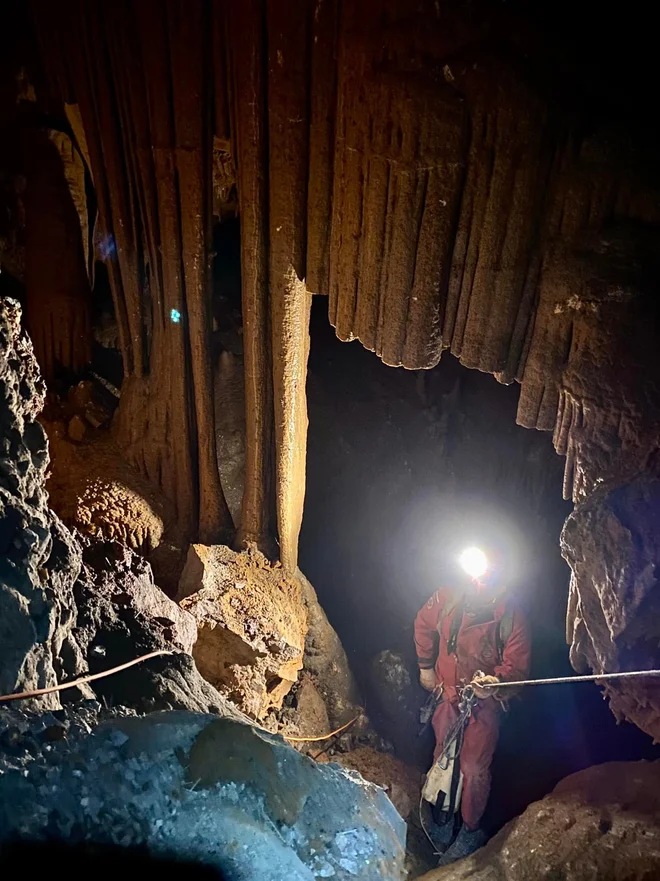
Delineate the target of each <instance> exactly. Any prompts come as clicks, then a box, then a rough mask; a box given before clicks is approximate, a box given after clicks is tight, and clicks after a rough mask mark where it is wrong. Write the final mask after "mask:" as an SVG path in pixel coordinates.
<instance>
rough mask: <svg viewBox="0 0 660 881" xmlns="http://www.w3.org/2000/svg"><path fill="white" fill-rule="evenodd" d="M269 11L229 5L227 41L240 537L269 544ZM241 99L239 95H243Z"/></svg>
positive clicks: (254, 0) (249, 2)
mask: <svg viewBox="0 0 660 881" xmlns="http://www.w3.org/2000/svg"><path fill="white" fill-rule="evenodd" d="M265 27H266V24H265V9H264V7H263V4H262V3H261V0H245V2H244V3H230V4H229V5H228V8H227V39H228V46H227V48H228V52H229V60H230V77H231V80H230V82H231V94H232V97H233V101H232V106H231V110H232V115H231V128H232V132H233V134H232V143H233V147H234V152H235V155H236V156H237V157H238V162H237V166H238V167H237V172H238V174H237V179H238V198H239V206H240V214H241V284H242V303H243V339H244V347H243V357H244V365H245V431H246V438H245V491H244V493H243V507H242V513H241V527H240V530H239V534H238V543H239V544H240V545H243V544H245V543H246V542H248V541H253V542H256V543H257V545H259V546H260V547H262V548H266V547H267V544H268V539H269V535H270V534H271V531H272V530H273V526H272V513H273V511H272V509H273V507H274V505H273V504H272V486H273V481H272V479H271V467H272V462H273V453H272V446H273V404H272V401H273V378H272V373H271V340H270V333H269V326H270V316H269V306H268V300H269V296H268V292H269V286H268V172H267V156H268V119H267V96H266V69H265V65H264V57H265V51H266V50H265V39H264V36H265ZM239 97H240V100H239Z"/></svg>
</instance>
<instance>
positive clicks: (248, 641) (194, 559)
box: [178, 544, 307, 719]
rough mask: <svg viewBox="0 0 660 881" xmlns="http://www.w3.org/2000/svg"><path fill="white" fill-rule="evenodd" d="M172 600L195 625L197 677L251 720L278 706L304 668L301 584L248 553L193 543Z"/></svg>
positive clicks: (254, 552) (260, 556) (255, 553)
mask: <svg viewBox="0 0 660 881" xmlns="http://www.w3.org/2000/svg"><path fill="white" fill-rule="evenodd" d="M178 598H179V599H180V601H181V607H182V608H183V609H185V610H186V611H187V612H190V613H191V614H192V615H193V617H194V618H195V620H196V621H197V626H198V632H199V635H198V639H197V643H196V644H195V647H194V648H193V657H194V658H195V661H196V663H197V667H198V668H199V671H200V673H201V674H202V676H204V678H205V679H207V680H208V681H209V682H210V683H211V684H212V685H214V686H215V687H216V688H218V689H219V691H220V692H221V693H222V694H224V695H226V696H227V697H228V698H229V699H230V700H232V701H233V702H234V703H236V704H237V705H238V706H239V707H240V708H241V709H242V710H243V711H244V712H246V713H248V714H249V715H250V716H252V717H253V718H257V719H261V718H263V717H264V716H265V714H266V713H267V712H268V710H269V709H271V708H272V707H280V706H281V704H282V700H283V699H284V697H285V695H286V694H287V693H288V692H289V690H290V689H291V686H292V685H293V683H294V682H295V681H296V679H297V678H298V673H299V671H300V670H301V669H302V665H303V651H304V648H305V634H306V632H307V614H306V611H305V607H304V605H303V602H302V596H301V587H300V583H299V582H298V581H297V580H296V579H295V578H292V577H291V576H289V575H287V574H286V572H285V571H284V570H283V569H282V568H281V567H280V566H279V565H273V564H271V563H269V562H268V560H267V559H266V558H265V557H264V556H263V554H261V553H260V552H258V551H257V550H256V549H254V548H251V549H249V550H248V551H246V552H243V553H236V552H234V551H232V550H231V549H230V548H228V547H225V546H224V545H212V546H206V545H199V544H195V545H191V547H190V550H189V551H188V558H187V560H186V565H185V567H184V570H183V573H182V574H181V580H180V583H179V593H178Z"/></svg>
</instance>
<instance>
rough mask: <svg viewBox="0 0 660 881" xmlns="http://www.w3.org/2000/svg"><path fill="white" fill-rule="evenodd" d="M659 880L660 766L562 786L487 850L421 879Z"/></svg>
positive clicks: (577, 778)
mask: <svg viewBox="0 0 660 881" xmlns="http://www.w3.org/2000/svg"><path fill="white" fill-rule="evenodd" d="M657 877H660V762H652V763H645V762H610V763H607V764H605V765H598V766H596V767H593V768H587V770H586V771H580V772H578V773H577V774H572V775H571V776H570V777H567V778H566V779H565V780H562V782H561V783H560V784H559V785H558V786H557V787H556V788H555V790H554V791H553V792H552V793H551V794H550V795H548V796H546V797H545V798H544V799H542V800H541V801H539V802H536V803H535V804H532V805H530V806H529V807H528V808H527V810H526V811H525V813H524V814H522V816H520V817H518V818H517V819H516V820H513V821H512V822H511V823H509V824H507V825H506V826H505V827H504V829H502V831H501V832H500V833H499V834H498V835H496V836H495V838H493V839H492V840H491V841H490V842H489V843H488V844H487V845H486V847H484V848H482V849H481V850H480V851H478V852H477V853H476V854H474V855H473V856H471V857H468V859H465V860H461V861H460V862H458V863H456V864H454V865H453V866H448V867H447V868H444V869H435V870H434V871H432V872H429V873H428V874H426V875H424V876H423V879H424V881H463V879H465V881H467V879H468V878H469V879H470V881H538V879H541V878H546V879H550V878H557V879H559V878H561V879H562V881H590V879H593V881H623V879H626V881H650V879H652V878H657ZM420 881H421V879H420Z"/></svg>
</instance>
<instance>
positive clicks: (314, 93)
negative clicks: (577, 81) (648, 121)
mask: <svg viewBox="0 0 660 881" xmlns="http://www.w3.org/2000/svg"><path fill="white" fill-rule="evenodd" d="M32 8H33V12H34V15H35V21H36V23H37V26H38V31H39V35H40V40H41V45H42V50H43V55H44V59H45V62H46V70H47V74H48V81H49V83H50V84H51V86H56V87H57V89H58V91H59V94H60V96H61V99H62V100H63V101H64V102H65V103H67V104H68V105H77V107H78V110H79V113H80V119H81V122H82V128H83V130H84V136H85V141H86V151H87V155H88V161H89V165H90V172H91V175H92V177H93V181H94V187H95V192H96V197H97V200H98V207H99V214H100V222H101V224H102V228H103V234H104V236H105V237H106V239H107V242H108V252H109V257H108V260H107V263H108V268H109V273H110V280H111V284H112V290H113V295H114V302H115V308H116V313H117V318H118V322H119V330H120V340H121V348H122V353H123V359H124V368H125V380H124V386H123V389H122V398H121V404H120V411H119V419H118V437H119V440H120V443H121V444H122V445H123V447H124V449H125V450H126V452H127V454H128V455H129V457H130V458H131V459H132V460H133V461H134V462H136V463H137V464H138V465H139V466H140V467H141V468H142V470H143V471H144V472H145V473H146V474H147V475H148V476H149V477H151V478H152V479H153V480H155V481H156V482H157V483H158V484H159V485H160V486H161V487H162V488H163V490H164V491H165V492H166V494H167V495H169V496H170V498H171V499H172V501H173V503H174V504H175V506H176V509H177V514H178V517H179V520H180V522H181V523H182V524H183V525H184V526H185V528H186V529H187V531H188V533H189V535H191V536H193V535H198V536H200V537H201V538H202V540H205V541H210V540H215V539H218V538H223V537H224V538H226V537H227V535H228V533H229V532H230V529H231V518H230V516H229V512H228V509H227V505H226V503H225V501H224V498H223V494H222V488H221V486H220V482H219V479H218V472H217V467H216V461H215V459H216V457H215V449H214V446H215V440H214V432H213V407H212V404H211V401H212V387H211V386H212V377H211V362H210V349H209V332H210V315H209V284H208V281H209V261H210V230H211V222H212V221H211V212H212V198H211V187H212V174H213V170H212V169H213V155H212V154H213V143H214V138H216V139H219V141H220V142H222V144H224V145H226V148H227V153H228V155H230V156H231V161H232V162H233V165H234V169H235V179H236V183H237V190H238V202H239V211H240V219H241V251H242V255H241V268H242V301H243V322H244V341H245V389H246V441H247V443H246V454H247V462H246V488H245V496H244V503H243V509H242V523H241V526H240V530H239V541H245V540H248V539H254V540H256V541H257V542H258V543H260V544H262V545H264V544H265V543H266V541H267V537H268V536H269V535H272V534H273V533H274V532H276V533H277V536H278V540H279V547H280V555H281V558H282V561H283V563H284V564H285V565H286V566H287V567H290V568H293V567H294V566H295V563H296V556H297V538H298V532H299V528H300V523H301V518H302V508H303V493H304V483H305V479H304V478H305V473H304V472H305V439H306V428H307V414H306V402H305V376H306V363H307V354H308V346H309V338H308V319H309V310H310V297H311V294H312V293H314V294H321V295H326V296H327V297H328V303H329V316H330V320H331V322H332V324H333V325H334V326H335V328H336V331H337V334H338V336H339V337H340V338H341V339H342V340H352V339H359V340H360V341H361V342H362V343H363V344H364V345H365V346H366V347H367V348H369V349H372V350H373V351H374V352H376V354H377V355H378V356H379V357H380V358H382V360H383V361H384V362H385V363H386V364H389V365H401V366H404V367H406V368H410V369H419V368H429V367H432V366H434V365H435V364H437V362H438V361H439V359H440V357H441V354H442V352H443V351H444V350H449V351H451V352H452V353H453V354H455V355H457V356H458V357H459V358H460V360H461V362H462V363H463V364H464V365H466V366H468V367H473V368H477V369H479V370H482V371H488V372H491V373H494V374H495V375H496V376H497V377H498V379H499V380H500V381H502V382H512V381H518V382H520V383H521V384H522V393H521V397H520V408H519V413H518V420H519V422H521V424H523V425H526V426H529V427H535V428H540V429H545V430H554V432H555V443H556V447H557V450H558V451H559V452H561V453H562V454H565V455H566V457H567V471H566V488H565V489H566V495H567V496H568V497H571V496H572V497H573V498H575V499H576V500H579V499H581V498H583V497H584V496H585V495H587V494H588V493H589V492H590V490H591V489H592V488H593V487H594V486H595V485H596V484H597V483H598V481H602V479H603V474H604V473H608V472H610V471H611V470H612V469H616V468H619V467H620V464H621V463H620V456H619V453H620V452H621V451H622V450H624V451H625V450H630V449H632V448H634V449H635V453H634V457H633V458H634V459H635V462H636V463H637V464H640V463H643V461H644V458H645V456H648V455H649V451H650V450H652V449H654V444H655V438H656V436H657V432H655V429H654V425H656V424H657V413H658V412H660V407H658V402H657V401H656V400H655V398H654V397H653V394H647V393H646V392H644V393H643V394H641V393H640V392H639V389H638V388H636V387H635V385H634V380H635V377H639V376H645V375H646V374H647V372H649V371H654V370H655V369H656V368H655V366H654V364H653V363H652V357H651V355H650V354H649V352H652V346H651V348H650V349H649V348H648V347H647V348H646V349H644V348H643V346H640V345H638V342H639V340H640V339H641V337H642V336H643V335H644V330H643V328H644V327H645V326H646V324H647V323H648V312H647V307H646V305H645V300H644V296H643V295H644V292H645V291H644V287H643V279H642V276H640V273H639V272H638V271H637V270H638V267H639V266H640V265H643V263H644V255H643V254H642V253H641V251H640V245H639V243H640V242H641V241H642V240H643V239H644V237H645V236H646V235H648V231H649V230H651V231H652V230H653V228H654V225H657V224H658V223H660V208H659V206H660V200H658V198H657V195H658V192H660V189H659V188H658V184H657V180H654V179H652V178H651V177H650V176H649V171H648V170H649V163H648V157H647V156H646V155H645V154H644V152H643V151H644V149H645V147H644V142H643V140H642V141H639V142H638V141H636V140H635V138H634V137H633V136H632V135H631V133H630V132H629V131H628V130H626V129H625V128H622V129H617V128H616V126H611V125H609V123H608V126H606V125H604V124H603V125H602V126H599V125H598V124H596V125H592V126H591V127H590V128H589V130H588V131H585V130H580V129H579V127H578V126H577V125H575V124H574V119H573V117H572V116H571V114H570V113H569V112H568V111H567V110H566V108H562V107H561V106H559V105H558V103H557V98H556V95H557V94H559V93H560V92H561V89H556V90H555V92H554V93H553V92H552V90H549V89H548V88H547V84H548V81H550V80H552V78H553V76H555V74H557V75H558V73H557V71H553V68H552V63H551V61H549V60H548V59H549V58H551V55H552V52H551V51H549V50H546V51H545V52H544V50H543V47H542V45H541V44H542V41H538V40H537V41H536V42H535V40H534V38H533V37H530V35H529V33H527V32H526V31H525V29H524V28H522V27H521V26H519V22H517V21H516V20H514V19H513V18H510V17H508V13H507V12H506V10H504V11H503V10H502V9H500V8H499V7H498V10H497V15H495V12H494V11H493V9H492V8H491V5H490V4H480V3H476V4H464V5H461V4H450V3H444V2H440V3H438V2H422V3H421V4H417V5H416V6H415V8H414V10H413V9H411V7H410V4H409V3H407V2H405V0H356V2H353V3H344V4H342V3H340V2H338V0H288V2H264V0H241V2H238V3H237V2H222V0H186V2H184V0H160V2H156V0H122V2H118V3H113V4H101V3H87V2H84V0H62V2H60V3H51V2H45V0H34V2H33V4H32ZM537 37H538V35H537ZM531 49H534V51H535V53H536V54H535V55H534V62H535V66H533V65H532V62H531V61H530V60H529V58H530V50H531ZM531 54H534V53H531ZM544 65H545V67H544ZM553 95H554V97H552V96H553ZM576 118H577V117H576ZM646 146H647V147H648V146H649V145H648V144H647V145H646ZM650 146H652V144H651V145H650ZM225 158H226V157H225ZM642 229H643V231H644V232H643V233H639V235H638V234H637V232H636V230H642ZM633 240H634V248H633V246H632V245H631V246H630V247H628V245H627V244H626V243H628V244H630V242H631V241H633ZM631 249H632V250H631ZM642 250H643V248H642ZM633 251H634V254H633ZM622 254H623V255H624V257H625V258H626V260H627V261H628V262H627V263H626V266H627V267H628V269H627V270H626V271H627V273H628V274H627V276H626V277H625V279H624V278H623V275H625V273H623V270H621V271H619V269H620V267H619V264H622V256H621V255H622ZM623 262H625V261H623ZM622 265H623V264H622ZM622 273H623V275H622ZM642 275H643V273H642ZM594 280H596V281H594ZM640 328H641V329H640ZM635 341H637V342H635ZM619 356H620V357H626V358H628V357H629V356H630V359H631V362H634V364H635V365H636V367H635V369H634V370H632V372H631V373H630V374H627V375H626V376H623V375H622V374H621V373H620V372H618V370H617V363H616V359H617V357H619ZM642 411H643V413H642ZM642 427H643V431H642ZM642 435H643V436H642ZM191 488H192V489H191ZM274 517H275V518H276V523H275V522H274V521H273V518H274Z"/></svg>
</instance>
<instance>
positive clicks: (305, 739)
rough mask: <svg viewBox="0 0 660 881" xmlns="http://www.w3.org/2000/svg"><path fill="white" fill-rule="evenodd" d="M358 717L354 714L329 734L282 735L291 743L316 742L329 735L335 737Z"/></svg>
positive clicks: (328, 737) (326, 738) (327, 738)
mask: <svg viewBox="0 0 660 881" xmlns="http://www.w3.org/2000/svg"><path fill="white" fill-rule="evenodd" d="M359 718H360V717H359V716H356V717H355V718H354V719H351V721H350V722H347V723H346V724H345V725H342V726H341V728H337V729H336V731H331V732H330V734H322V735H321V736H320V737H290V736H289V735H288V734H283V735H282V737H283V738H284V739H285V740H289V741H291V742H292V743H318V741H319V740H330V738H331V737H335V736H336V735H337V734H341V733H342V731H346V729H347V728H350V726H351V725H352V724H353V723H354V722H357V720H358V719H359Z"/></svg>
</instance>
